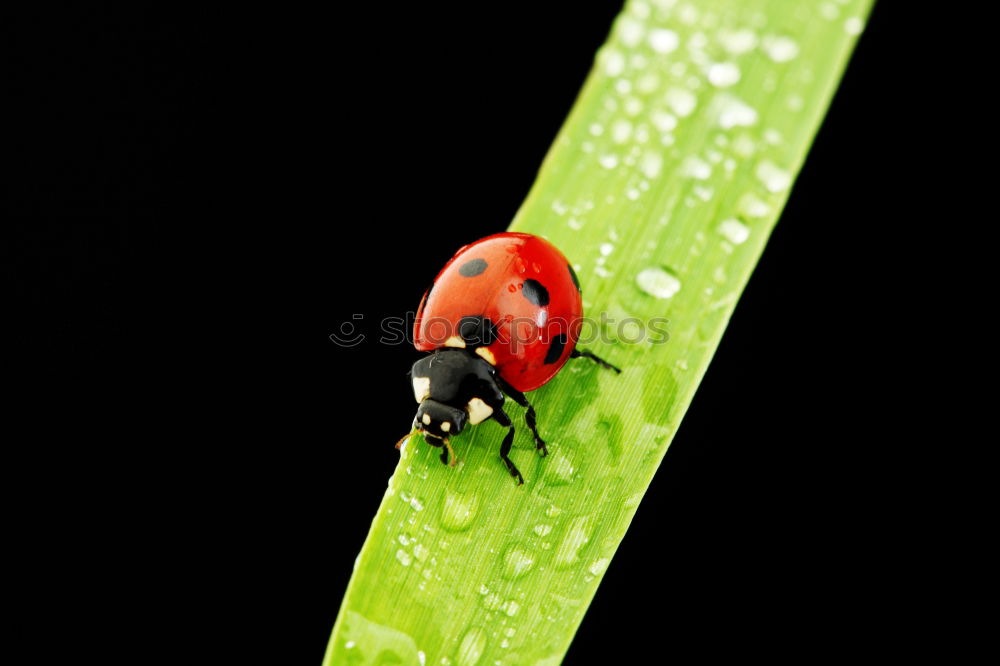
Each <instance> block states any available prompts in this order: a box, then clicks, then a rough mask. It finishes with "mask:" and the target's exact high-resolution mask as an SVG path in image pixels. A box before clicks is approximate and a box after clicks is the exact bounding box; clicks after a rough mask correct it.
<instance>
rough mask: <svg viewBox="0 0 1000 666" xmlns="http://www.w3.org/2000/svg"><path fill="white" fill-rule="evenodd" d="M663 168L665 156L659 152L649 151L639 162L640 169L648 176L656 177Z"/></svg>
mask: <svg viewBox="0 0 1000 666" xmlns="http://www.w3.org/2000/svg"><path fill="white" fill-rule="evenodd" d="M662 168H663V158H662V157H661V156H660V154H659V153H654V152H647V153H646V154H645V155H643V156H642V160H641V161H640V162H639V170H640V171H642V173H643V174H644V175H645V176H646V177H647V178H656V177H657V176H659V175H660V169H662Z"/></svg>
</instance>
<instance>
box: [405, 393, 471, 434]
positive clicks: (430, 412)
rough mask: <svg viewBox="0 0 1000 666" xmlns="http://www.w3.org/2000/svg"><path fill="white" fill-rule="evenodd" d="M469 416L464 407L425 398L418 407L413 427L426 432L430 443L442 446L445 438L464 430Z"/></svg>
mask: <svg viewBox="0 0 1000 666" xmlns="http://www.w3.org/2000/svg"><path fill="white" fill-rule="evenodd" d="M468 417H469V415H468V414H467V413H466V411H465V410H464V409H457V408H455V407H452V406H451V405H446V404H444V403H441V402H438V401H436V400H431V399H430V398H425V399H424V400H423V401H422V402H421V403H420V406H419V407H417V415H416V416H415V417H413V427H414V428H416V429H417V430H418V431H420V432H422V433H423V434H424V439H426V440H427V443H428V444H430V445H431V446H441V444H442V441H443V440H447V439H448V438H449V437H451V436H453V435H457V434H458V433H460V432H462V428H464V427H465V422H466V420H467V419H468ZM435 440H436V441H435Z"/></svg>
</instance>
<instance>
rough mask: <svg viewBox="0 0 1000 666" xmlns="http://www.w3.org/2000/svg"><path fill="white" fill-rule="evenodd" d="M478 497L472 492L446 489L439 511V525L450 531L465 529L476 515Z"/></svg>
mask: <svg viewBox="0 0 1000 666" xmlns="http://www.w3.org/2000/svg"><path fill="white" fill-rule="evenodd" d="M478 509H479V498H478V497H477V496H476V495H473V494H466V495H463V494H461V493H458V492H455V491H454V490H448V491H447V494H446V495H445V499H444V508H443V509H442V511H441V525H442V526H443V527H444V528H445V529H446V530H450V531H452V532H461V531H463V530H467V529H468V528H469V525H471V524H472V521H473V520H474V519H475V517H476V511H477V510H478Z"/></svg>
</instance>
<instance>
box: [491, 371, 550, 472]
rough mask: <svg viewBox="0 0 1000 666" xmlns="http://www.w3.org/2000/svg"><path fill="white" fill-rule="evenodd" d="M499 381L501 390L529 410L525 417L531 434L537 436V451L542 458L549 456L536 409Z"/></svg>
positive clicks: (515, 390) (518, 393)
mask: <svg viewBox="0 0 1000 666" xmlns="http://www.w3.org/2000/svg"><path fill="white" fill-rule="evenodd" d="M497 380H498V381H497V383H498V384H500V388H501V389H503V392H504V393H506V394H507V395H509V396H510V397H511V399H512V400H513V401H514V402H516V403H517V404H519V405H521V406H522V407H524V408H525V409H527V410H528V411H527V412H526V413H525V415H524V420H525V421H526V422H527V423H528V427H529V428H531V434H532V435H534V436H535V450H536V451H538V452H539V453H541V454H542V456H547V455H549V449H548V448H547V447H546V446H545V440H544V439H542V436H541V435H539V434H538V423H537V420H536V418H537V416H536V414H535V408H534V407H533V406H532V405H531V403H530V402H528V399H527V398H526V397H524V394H523V393H521V392H520V391H518V390H517V389H516V388H514V387H513V386H511V385H510V384H508V383H507V382H505V381H503V380H502V379H500V378H499V377H497Z"/></svg>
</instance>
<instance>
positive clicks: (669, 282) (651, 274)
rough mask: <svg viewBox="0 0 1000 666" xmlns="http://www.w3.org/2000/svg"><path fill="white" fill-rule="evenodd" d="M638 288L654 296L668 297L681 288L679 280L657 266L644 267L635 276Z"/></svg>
mask: <svg viewBox="0 0 1000 666" xmlns="http://www.w3.org/2000/svg"><path fill="white" fill-rule="evenodd" d="M635 281H636V283H637V284H638V285H639V289H642V290H643V291H644V292H646V293H647V294H649V295H650V296H655V297H656V298H670V297H672V296H673V295H674V294H676V293H677V292H678V291H680V289H681V281H680V280H679V279H677V276H676V275H674V274H673V273H671V272H668V271H666V270H665V269H663V268H660V267H659V266H653V267H652V268H646V269H643V270H642V271H640V272H639V275H637V276H636V279H635Z"/></svg>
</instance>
